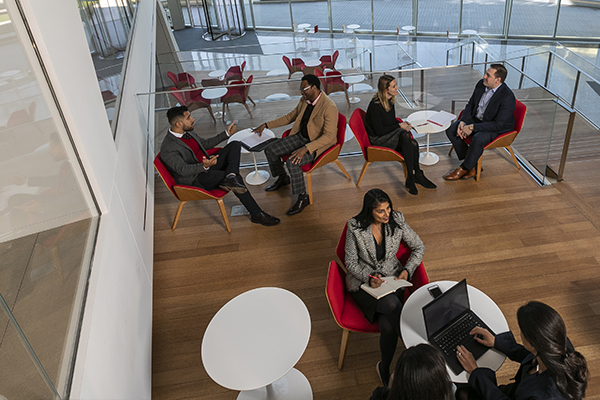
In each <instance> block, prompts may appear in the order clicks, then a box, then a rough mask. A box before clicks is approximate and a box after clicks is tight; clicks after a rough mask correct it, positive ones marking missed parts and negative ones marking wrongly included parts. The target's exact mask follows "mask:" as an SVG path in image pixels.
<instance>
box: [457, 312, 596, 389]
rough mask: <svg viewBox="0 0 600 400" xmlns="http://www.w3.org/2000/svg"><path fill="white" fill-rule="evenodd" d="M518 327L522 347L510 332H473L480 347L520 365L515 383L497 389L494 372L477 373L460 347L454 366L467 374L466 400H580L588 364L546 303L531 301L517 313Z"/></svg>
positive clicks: (478, 330)
mask: <svg viewBox="0 0 600 400" xmlns="http://www.w3.org/2000/svg"><path fill="white" fill-rule="evenodd" d="M517 321H518V323H519V328H520V330H521V341H522V342H523V345H520V344H517V342H516V341H515V338H514V336H513V334H512V332H504V333H501V334H499V335H497V336H494V335H492V334H491V333H490V332H489V331H488V330H486V329H483V328H479V327H477V328H474V329H473V330H472V331H471V334H472V335H475V340H477V341H478V342H479V343H481V344H484V345H486V346H488V347H492V348H494V349H496V350H498V351H500V352H501V353H504V354H506V356H507V357H508V358H510V359H511V360H513V361H516V362H519V363H520V364H521V366H520V368H519V370H518V371H517V375H515V377H514V378H513V380H514V383H510V384H508V385H501V386H497V384H496V374H495V373H494V371H492V370H491V369H489V368H481V367H477V362H476V361H475V359H474V358H473V355H472V354H471V353H470V352H469V351H468V350H467V349H466V348H464V347H463V346H458V348H457V353H456V355H457V357H458V361H460V363H461V364H462V366H463V367H464V368H465V370H466V371H467V372H468V373H470V376H469V383H468V388H469V390H468V396H467V398H468V399H485V400H502V399H506V400H509V399H510V400H516V399H519V400H525V399H529V400H534V399H561V400H562V399H568V400H579V399H581V398H583V397H585V390H586V388H587V381H588V376H589V372H588V368H587V362H586V360H585V358H584V357H583V356H582V355H581V354H580V353H579V352H578V351H575V349H574V348H573V345H572V344H571V341H570V340H569V339H568V338H567V328H566V326H565V322H564V321H563V319H562V318H561V316H560V315H559V314H558V312H556V310H554V309H553V308H552V307H550V306H548V305H546V304H544V303H540V302H538V301H530V302H529V303H527V304H525V305H524V306H521V307H520V308H519V310H518V311H517ZM461 392H462V393H464V390H463V388H461V389H460V390H459V391H458V392H457V398H464V397H465V396H464V395H461Z"/></svg>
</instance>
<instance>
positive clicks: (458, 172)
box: [444, 167, 469, 181]
mask: <svg viewBox="0 0 600 400" xmlns="http://www.w3.org/2000/svg"><path fill="white" fill-rule="evenodd" d="M468 172H469V171H468V170H466V169H464V168H463V167H458V168H456V169H455V170H454V171H452V172H450V173H449V174H448V175H446V176H444V179H445V180H447V181H457V180H459V179H460V178H462V177H463V176H465V175H466V174H467V173H468Z"/></svg>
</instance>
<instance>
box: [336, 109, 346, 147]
mask: <svg viewBox="0 0 600 400" xmlns="http://www.w3.org/2000/svg"><path fill="white" fill-rule="evenodd" d="M345 140H346V117H345V116H344V115H342V114H341V113H338V124H337V144H339V145H340V151H341V149H342V146H343V145H344V142H345Z"/></svg>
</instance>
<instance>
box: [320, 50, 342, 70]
mask: <svg viewBox="0 0 600 400" xmlns="http://www.w3.org/2000/svg"><path fill="white" fill-rule="evenodd" d="M339 55H340V52H339V51H338V50H336V51H334V52H333V55H332V56H321V58H319V60H320V61H321V68H323V69H325V68H329V69H333V70H335V62H336V61H337V59H338V56H339Z"/></svg>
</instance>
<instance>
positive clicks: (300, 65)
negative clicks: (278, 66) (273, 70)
mask: <svg viewBox="0 0 600 400" xmlns="http://www.w3.org/2000/svg"><path fill="white" fill-rule="evenodd" d="M281 59H282V60H283V63H284V64H285V66H286V67H287V69H288V72H289V75H288V79H290V78H291V77H292V74H293V73H295V72H298V71H303V70H304V61H302V59H301V58H294V59H293V62H292V61H290V59H289V57H287V56H282V57H281Z"/></svg>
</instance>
